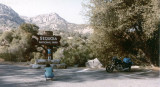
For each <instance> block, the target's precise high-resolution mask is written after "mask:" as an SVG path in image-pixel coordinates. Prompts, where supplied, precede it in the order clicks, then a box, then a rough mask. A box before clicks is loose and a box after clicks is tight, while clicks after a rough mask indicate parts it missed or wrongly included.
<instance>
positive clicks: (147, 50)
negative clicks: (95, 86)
mask: <svg viewBox="0 0 160 87" xmlns="http://www.w3.org/2000/svg"><path fill="white" fill-rule="evenodd" d="M159 3H160V1H158V0H90V2H86V3H85V4H84V6H85V8H86V9H87V10H86V16H87V17H88V18H89V25H90V26H91V27H92V28H93V29H94V33H93V34H80V33H76V32H71V31H57V30H54V31H53V33H54V34H56V35H60V36H61V37H62V39H61V46H59V47H54V53H53V58H54V59H61V60H62V62H64V63H66V64H67V65H68V66H74V65H77V66H85V62H87V60H89V59H94V58H96V57H97V58H98V59H99V60H100V61H101V63H102V64H103V65H104V66H105V65H106V64H107V63H109V62H110V60H111V58H112V57H113V56H117V57H122V58H123V57H125V56H129V57H130V58H132V60H133V62H134V64H138V65H151V64H153V65H155V66H158V65H159V53H158V52H159V42H158V39H159V32H158V31H159V29H160V11H159V10H160V4H159ZM38 32H39V33H42V32H41V30H39V27H38V26H36V25H34V24H22V25H20V27H19V28H18V29H14V30H11V31H6V32H3V33H2V34H0V42H1V43H0V45H1V46H0V58H3V59H5V60H6V61H31V62H34V61H35V59H41V58H42V59H43V58H44V56H43V55H42V53H41V52H39V51H37V50H42V49H41V48H39V47H37V46H33V45H32V43H31V38H32V35H36V34H37V33H38Z"/></svg>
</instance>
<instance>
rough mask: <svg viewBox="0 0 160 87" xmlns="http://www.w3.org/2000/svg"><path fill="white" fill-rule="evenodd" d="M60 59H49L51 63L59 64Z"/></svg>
mask: <svg viewBox="0 0 160 87" xmlns="http://www.w3.org/2000/svg"><path fill="white" fill-rule="evenodd" d="M60 62H61V60H60V59H53V60H51V63H53V64H60Z"/></svg>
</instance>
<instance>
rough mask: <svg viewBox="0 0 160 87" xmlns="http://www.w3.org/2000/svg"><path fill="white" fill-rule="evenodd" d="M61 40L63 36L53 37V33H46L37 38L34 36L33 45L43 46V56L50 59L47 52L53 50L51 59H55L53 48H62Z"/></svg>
mask: <svg viewBox="0 0 160 87" xmlns="http://www.w3.org/2000/svg"><path fill="white" fill-rule="evenodd" d="M60 39H61V36H55V35H53V32H52V31H45V33H44V35H37V36H32V44H33V45H41V47H43V49H44V50H43V54H44V55H45V57H46V58H47V57H49V55H47V53H48V52H47V50H48V49H51V54H50V56H51V59H53V57H52V52H53V47H54V46H60Z"/></svg>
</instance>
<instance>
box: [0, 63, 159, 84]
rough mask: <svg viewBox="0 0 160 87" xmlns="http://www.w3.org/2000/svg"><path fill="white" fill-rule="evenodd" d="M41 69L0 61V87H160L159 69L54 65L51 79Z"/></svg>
mask: <svg viewBox="0 0 160 87" xmlns="http://www.w3.org/2000/svg"><path fill="white" fill-rule="evenodd" d="M43 74H44V71H43V69H31V68H30V67H27V66H17V65H0V87H160V84H159V82H160V78H159V71H154V70H148V69H133V70H132V71H131V72H116V71H114V72H113V73H107V72H105V70H104V69H99V70H90V69H86V68H69V69H55V78H54V81H45V78H44V75H43Z"/></svg>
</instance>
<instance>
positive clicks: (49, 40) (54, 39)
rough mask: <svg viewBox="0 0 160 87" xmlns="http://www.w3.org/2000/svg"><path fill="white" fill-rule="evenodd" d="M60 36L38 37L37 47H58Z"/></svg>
mask: <svg viewBox="0 0 160 87" xmlns="http://www.w3.org/2000/svg"><path fill="white" fill-rule="evenodd" d="M60 39H61V37H60V36H45V35H39V36H38V44H39V45H56V46H59V45H60Z"/></svg>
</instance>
